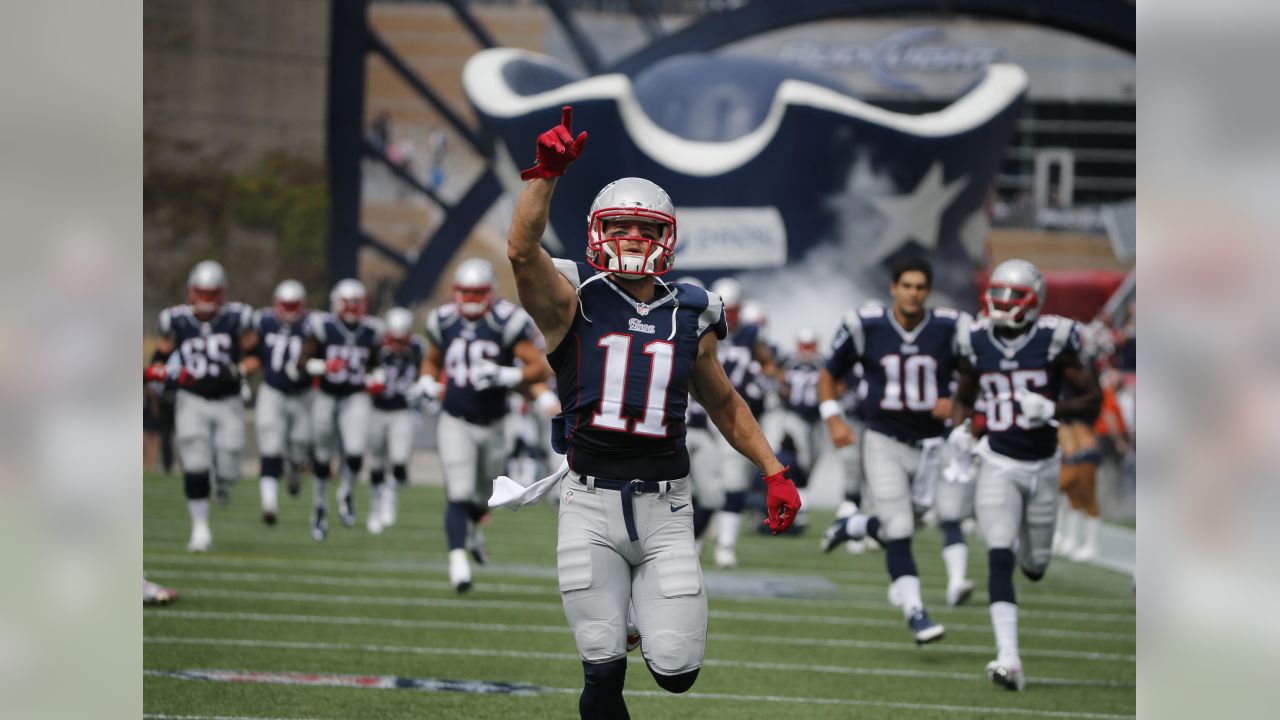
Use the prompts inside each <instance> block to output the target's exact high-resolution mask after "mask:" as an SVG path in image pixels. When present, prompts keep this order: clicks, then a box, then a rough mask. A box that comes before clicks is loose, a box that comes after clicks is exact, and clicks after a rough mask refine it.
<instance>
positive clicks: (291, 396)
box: [253, 280, 311, 525]
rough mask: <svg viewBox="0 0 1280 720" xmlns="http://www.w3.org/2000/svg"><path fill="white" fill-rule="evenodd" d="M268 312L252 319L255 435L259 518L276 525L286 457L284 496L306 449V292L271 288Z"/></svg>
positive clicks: (295, 484) (296, 286)
mask: <svg viewBox="0 0 1280 720" xmlns="http://www.w3.org/2000/svg"><path fill="white" fill-rule="evenodd" d="M272 300H273V301H272V306H271V307H270V308H263V309H261V310H258V311H257V312H256V313H254V315H253V330H254V332H256V333H257V335H258V337H259V338H260V342H259V343H258V345H257V351H256V355H257V357H258V361H259V362H260V363H261V365H262V370H263V379H262V384H261V385H260V386H259V388H258V402H257V405H256V407H255V410H254V423H255V425H256V429H257V431H258V455H259V456H260V458H261V474H260V478H259V480H258V489H259V494H260V495H261V498H262V520H263V521H264V522H266V524H268V525H275V523H276V515H277V514H278V513H279V501H278V497H277V496H278V494H279V488H280V476H281V475H283V474H284V472H285V460H286V458H287V459H288V478H289V483H288V487H289V494H290V495H297V494H298V491H299V480H298V473H299V471H300V469H301V468H302V466H303V465H304V464H305V463H306V461H307V453H308V451H309V450H310V449H311V379H310V378H308V377H306V376H304V375H303V374H302V371H301V370H300V369H299V367H298V361H299V359H300V358H301V356H302V342H303V336H304V335H305V328H306V322H307V309H306V304H307V291H306V290H305V289H304V288H303V287H302V283H300V282H298V281H297V280H285V281H283V282H281V283H280V284H279V285H277V286H276V290H275V293H274V295H273V299H272Z"/></svg>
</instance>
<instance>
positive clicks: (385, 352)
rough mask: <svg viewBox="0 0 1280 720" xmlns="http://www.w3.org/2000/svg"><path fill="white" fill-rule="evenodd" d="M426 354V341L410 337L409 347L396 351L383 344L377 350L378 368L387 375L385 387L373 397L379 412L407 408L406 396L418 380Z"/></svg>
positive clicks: (416, 336) (419, 337) (387, 344)
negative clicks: (419, 370)
mask: <svg viewBox="0 0 1280 720" xmlns="http://www.w3.org/2000/svg"><path fill="white" fill-rule="evenodd" d="M426 354H427V341H426V340H423V339H422V337H421V336H418V335H410V336H409V345H408V347H406V348H404V349H403V350H396V349H394V348H392V347H391V345H390V344H389V343H383V345H382V348H381V349H380V350H378V367H380V368H382V371H383V372H385V373H386V374H387V386H386V388H384V389H383V391H382V392H380V393H378V394H377V395H374V396H373V406H374V407H376V408H378V409H379V410H405V409H407V408H408V407H409V400H408V398H407V397H406V394H407V393H408V392H409V388H411V387H413V384H414V383H415V382H417V380H418V369H419V368H421V367H422V358H423V357H424V356H425V355H426Z"/></svg>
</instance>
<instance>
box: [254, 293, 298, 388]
mask: <svg viewBox="0 0 1280 720" xmlns="http://www.w3.org/2000/svg"><path fill="white" fill-rule="evenodd" d="M309 321H310V313H303V315H302V317H301V318H299V319H298V321H297V322H293V323H285V322H281V321H280V318H278V317H276V311H275V309H274V308H262V309H261V310H258V311H257V312H255V313H254V314H253V330H254V332H256V333H258V347H257V349H256V352H255V354H256V355H257V356H258V359H259V360H261V361H262V381H263V382H265V383H266V384H268V385H270V386H271V387H273V388H275V389H277V390H279V391H280V392H282V393H285V394H286V395H294V394H297V393H300V392H303V391H304V390H306V389H307V388H310V387H311V379H310V378H308V377H307V376H306V375H303V374H301V373H299V374H298V379H297V380H290V379H289V375H288V374H286V373H285V366H286V365H293V366H294V367H295V368H296V367H298V358H299V357H300V356H301V355H302V341H303V338H304V337H305V335H306V326H307V323H308V322H309Z"/></svg>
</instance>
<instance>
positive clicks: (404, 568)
mask: <svg viewBox="0 0 1280 720" xmlns="http://www.w3.org/2000/svg"><path fill="white" fill-rule="evenodd" d="M144 560H145V561H146V562H147V563H148V564H150V565H156V564H161V565H177V566H182V567H208V566H210V565H225V566H231V567H281V568H290V569H299V568H313V569H322V570H338V569H347V570H355V571H359V572H369V571H378V572H389V573H415V574H416V573H436V572H438V573H440V574H442V575H443V574H445V573H446V572H447V570H448V563H446V562H444V561H438V562H437V561H430V560H419V561H394V560H378V561H372V562H369V561H356V560H337V559H334V560H293V559H288V558H272V557H235V556H221V557H219V556H202V557H196V556H192V555H187V554H183V555H174V554H168V553H145V554H144ZM788 570H790V569H778V570H777V571H776V572H772V573H770V574H776V575H781V576H786V575H788V574H795V573H794V571H793V570H791V571H790V572H788ZM483 572H484V574H485V575H496V576H502V575H508V576H511V577H528V578H541V579H547V580H554V579H555V577H556V571H555V566H554V565H530V564H525V563H496V564H493V563H490V564H487V565H485V569H484V571H483ZM708 572H710V573H716V572H719V571H716V570H709V571H708ZM750 572H753V571H748V574H750ZM805 574H806V575H816V576H820V577H824V578H827V579H832V578H837V577H841V576H847V575H858V576H860V577H866V578H868V579H869V580H868V582H865V583H859V582H849V583H843V584H842V585H841V586H840V587H841V589H842V590H849V589H860V588H866V589H867V590H868V592H867V597H865V598H853V599H854V600H859V599H865V600H871V599H873V598H874V597H876V596H878V595H881V594H882V593H883V592H884V588H885V587H886V584H885V582H884V578H883V577H882V576H880V575H871V574H869V573H849V572H841V571H826V570H824V571H816V572H813V573H805ZM1019 592H1021V593H1023V594H1024V595H1025V596H1026V597H1028V598H1030V599H1031V600H1032V601H1033V602H1034V603H1035V604H1037V605H1060V606H1063V607H1097V608H1103V607H1107V608H1117V609H1129V608H1132V607H1133V606H1134V603H1133V601H1132V600H1128V599H1117V598H1101V599H1099V598H1092V597H1085V596H1080V595H1059V594H1054V593H1052V591H1045V590H1039V589H1033V588H1030V587H1028V588H1020V590H1019ZM721 597H722V598H723V599H726V600H733V601H735V602H768V601H771V600H773V598H767V597H738V596H721ZM792 600H794V601H797V602H801V603H808V604H813V605H825V604H832V605H847V604H848V603H847V602H846V601H843V600H841V599H838V598H834V599H825V598H792ZM953 609H955V608H953ZM959 609H960V610H973V608H959ZM978 611H979V612H985V611H984V610H981V609H978ZM1025 611H1026V610H1025V608H1024V612H1025ZM1033 612H1035V611H1034V610H1033ZM1090 615H1091V614H1090ZM1128 617H1129V619H1134V618H1133V616H1131V615H1130V616H1128ZM1068 619H1073V620H1075V619H1080V618H1068ZM1087 619H1089V620H1092V619H1093V618H1092V617H1089V618H1087Z"/></svg>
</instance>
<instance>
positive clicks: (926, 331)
mask: <svg viewBox="0 0 1280 720" xmlns="http://www.w3.org/2000/svg"><path fill="white" fill-rule="evenodd" d="M892 277H893V282H892V284H891V285H890V287H889V292H890V295H891V296H892V298H893V304H892V307H890V308H887V309H886V308H883V307H880V306H866V307H863V308H860V309H859V310H856V311H853V312H850V313H849V314H847V315H846V316H845V319H844V322H843V323H842V324H841V326H840V329H839V330H838V331H837V333H836V337H835V342H834V347H833V350H832V354H831V358H830V359H829V360H828V362H827V365H826V367H825V368H824V369H823V371H822V373H821V375H820V377H819V380H818V396H819V398H820V400H821V401H822V402H821V404H820V406H819V408H820V410H819V412H820V415H821V416H822V418H823V419H824V420H825V421H826V423H827V428H828V430H829V431H830V433H831V439H832V442H833V444H834V445H835V446H836V447H844V446H846V445H849V444H851V443H853V442H854V435H853V430H852V429H851V428H850V427H849V425H848V424H847V423H845V421H844V419H843V418H842V417H841V414H842V408H841V407H840V403H839V401H837V400H836V378H839V377H841V376H843V375H844V374H845V373H846V372H848V371H849V369H850V368H851V367H852V365H853V364H854V363H860V364H861V365H862V369H863V373H864V378H865V379H866V382H867V396H866V400H865V402H864V403H863V406H864V407H865V408H866V418H867V421H866V430H865V432H864V433H863V448H862V465H863V469H864V472H865V477H864V479H865V481H866V483H867V485H868V487H869V488H870V491H871V496H872V499H873V500H874V502H875V512H876V514H875V515H873V516H870V517H868V516H866V515H863V514H861V513H855V514H854V515H851V516H848V517H837V518H836V521H835V523H833V524H832V526H831V527H830V528H829V529H828V530H827V533H826V534H825V535H824V538H823V539H824V544H823V549H824V550H826V551H828V552H830V550H831V549H832V548H834V547H835V546H836V545H838V544H840V543H843V542H845V541H847V540H849V539H860V538H863V537H866V536H868V535H870V536H871V537H873V538H875V539H877V540H879V541H880V543H881V544H882V545H884V548H885V564H886V566H887V568H888V571H889V577H890V580H891V583H890V586H889V598H890V601H891V602H892V603H894V604H895V605H898V606H899V607H901V608H902V612H903V614H904V615H905V616H906V618H907V624H908V626H909V627H910V628H911V633H912V636H913V637H914V638H915V641H916V642H917V643H919V644H924V643H929V642H934V641H936V640H940V639H942V637H943V634H944V632H945V630H944V628H943V626H941V625H939V624H937V623H935V622H934V621H933V620H932V619H931V618H930V617H929V613H928V612H927V611H926V610H925V606H924V600H923V598H922V596H921V592H920V577H919V573H918V571H917V570H916V561H915V556H914V555H913V554H912V552H911V538H912V536H913V535H914V533H915V511H916V508H921V509H924V508H928V507H930V506H932V505H933V501H934V495H935V493H937V494H938V499H939V513H940V514H945V515H947V517H945V518H944V520H946V522H944V524H943V532H944V548H943V559H944V561H945V564H946V567H947V576H948V577H947V602H948V604H951V605H958V604H960V603H962V602H964V601H966V600H968V598H969V596H970V595H971V594H972V592H973V583H972V582H970V581H969V580H968V579H967V578H966V577H965V571H966V567H965V566H966V564H967V558H968V548H967V547H966V546H965V543H964V533H963V532H962V531H961V529H960V521H961V520H962V519H963V518H962V517H958V515H960V514H961V513H960V512H955V511H952V512H947V513H944V512H943V507H944V505H947V506H958V505H960V504H961V503H960V501H961V500H962V495H963V488H956V487H953V486H956V485H959V484H960V483H943V485H944V486H945V487H939V485H938V480H939V479H940V477H941V475H942V472H943V467H944V462H943V452H942V451H943V444H944V440H943V439H944V437H945V434H946V421H947V420H948V419H949V417H950V412H951V401H950V398H949V397H948V395H949V394H950V382H951V376H952V373H953V371H954V368H955V336H956V332H957V327H962V326H964V325H965V324H966V323H967V320H968V316H967V315H963V314H962V313H960V312H958V311H956V310H951V309H949V308H926V307H925V300H926V299H927V298H928V297H929V291H930V289H931V286H932V281H933V268H932V267H931V266H930V264H929V262H928V261H927V260H924V259H923V258H905V259H903V260H900V261H898V262H897V263H896V264H895V265H894V267H893V272H892ZM944 496H945V499H946V500H948V501H949V502H946V503H944V502H943V500H944ZM957 496H960V497H957ZM947 509H948V510H951V507H948V508H947ZM951 515H957V517H951Z"/></svg>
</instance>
